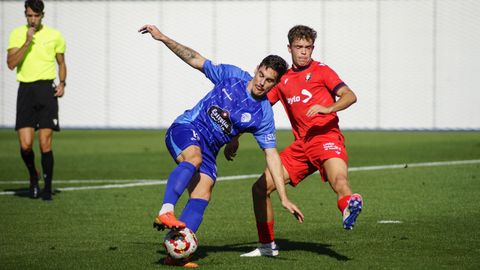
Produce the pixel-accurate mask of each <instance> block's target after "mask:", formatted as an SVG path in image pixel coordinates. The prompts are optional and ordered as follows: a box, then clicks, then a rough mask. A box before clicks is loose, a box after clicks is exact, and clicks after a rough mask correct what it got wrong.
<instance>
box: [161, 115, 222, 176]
mask: <svg viewBox="0 0 480 270" xmlns="http://www.w3.org/2000/svg"><path fill="white" fill-rule="evenodd" d="M165 144H166V145H167V149H168V152H170V155H171V156H172V158H173V160H176V159H177V157H178V156H179V155H180V153H182V151H183V150H185V149H186V148H187V147H189V146H190V145H196V146H198V147H200V149H201V151H202V159H203V161H202V165H200V172H201V173H204V174H206V175H208V176H210V177H211V178H212V179H213V181H216V180H217V159H216V156H217V154H216V153H213V152H212V151H211V150H210V148H209V147H208V145H207V144H206V142H205V140H204V139H203V138H202V137H201V134H200V133H199V132H198V131H197V129H196V128H195V126H193V125H191V124H179V123H173V125H171V126H170V127H169V128H168V130H167V134H166V136H165Z"/></svg>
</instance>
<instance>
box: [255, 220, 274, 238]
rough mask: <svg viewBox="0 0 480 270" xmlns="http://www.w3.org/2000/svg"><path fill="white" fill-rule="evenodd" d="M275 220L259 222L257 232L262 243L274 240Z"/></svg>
mask: <svg viewBox="0 0 480 270" xmlns="http://www.w3.org/2000/svg"><path fill="white" fill-rule="evenodd" d="M274 223H275V222H274V221H273V220H272V221H270V222H257V232H258V240H259V241H260V243H262V244H267V243H270V242H273V239H274V233H273V224H274Z"/></svg>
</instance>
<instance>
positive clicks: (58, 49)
mask: <svg viewBox="0 0 480 270" xmlns="http://www.w3.org/2000/svg"><path fill="white" fill-rule="evenodd" d="M65 49H66V44H65V39H64V38H63V36H62V34H61V33H60V32H58V38H57V43H56V46H55V53H65Z"/></svg>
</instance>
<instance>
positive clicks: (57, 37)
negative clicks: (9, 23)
mask: <svg viewBox="0 0 480 270" xmlns="http://www.w3.org/2000/svg"><path fill="white" fill-rule="evenodd" d="M27 31H28V26H27V25H24V26H20V27H17V28H15V29H13V31H12V32H11V33H10V39H9V42H8V49H11V48H20V47H22V46H23V44H24V43H25V41H26V40H27ZM57 53H65V39H64V38H63V36H62V34H61V33H60V32H59V31H58V30H55V29H53V28H50V27H47V26H45V25H43V26H42V29H40V31H37V32H36V33H35V34H34V35H33V40H32V43H31V45H30V48H29V49H28V51H27V53H26V54H25V58H24V59H23V61H22V62H20V64H19V65H18V66H17V81H19V82H35V81H39V80H54V79H55V78H56V54H57Z"/></svg>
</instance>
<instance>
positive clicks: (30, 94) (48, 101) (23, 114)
mask: <svg viewBox="0 0 480 270" xmlns="http://www.w3.org/2000/svg"><path fill="white" fill-rule="evenodd" d="M54 94H55V84H54V83H53V81H52V80H46V81H36V82H31V83H24V82H21V83H20V86H19V87H18V95H17V118H16V122H15V130H18V129H20V128H24V127H33V128H35V130H37V129H40V128H50V129H53V130H55V131H59V130H60V126H59V121H58V98H57V97H55V96H54Z"/></svg>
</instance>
